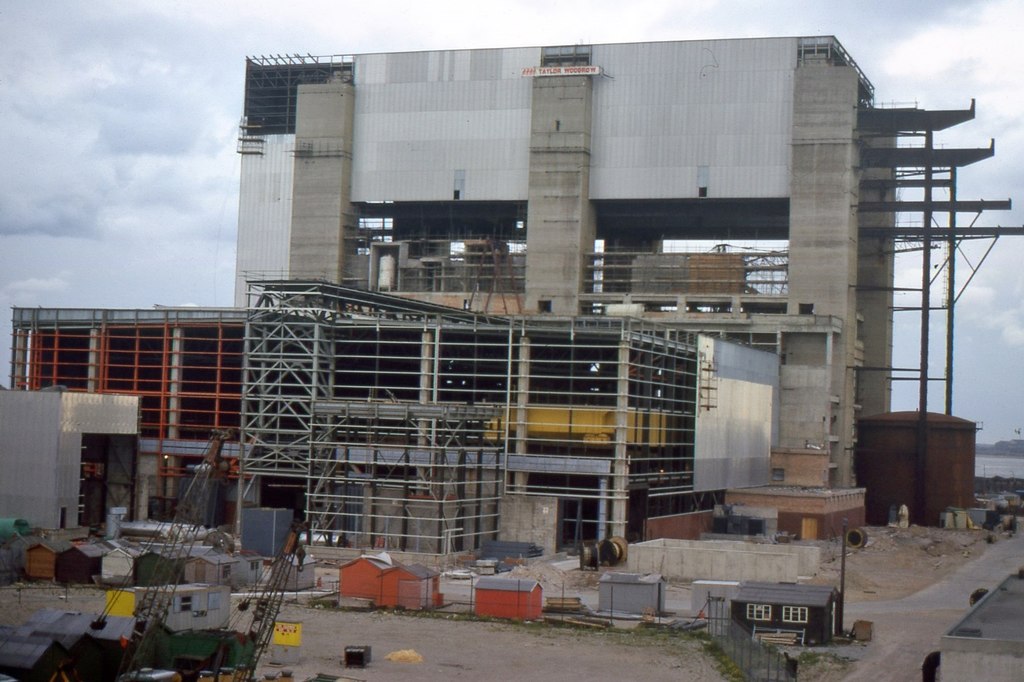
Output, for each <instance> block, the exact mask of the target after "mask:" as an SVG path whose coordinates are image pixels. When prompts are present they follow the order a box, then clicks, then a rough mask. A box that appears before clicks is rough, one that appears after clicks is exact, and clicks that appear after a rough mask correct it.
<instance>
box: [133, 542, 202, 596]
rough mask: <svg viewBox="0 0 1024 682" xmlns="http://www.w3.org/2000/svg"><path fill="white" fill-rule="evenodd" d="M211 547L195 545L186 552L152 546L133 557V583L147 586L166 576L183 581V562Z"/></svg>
mask: <svg viewBox="0 0 1024 682" xmlns="http://www.w3.org/2000/svg"><path fill="white" fill-rule="evenodd" d="M212 551H213V548H212V547H205V546H196V547H191V548H189V549H188V551H187V552H184V553H183V552H182V551H180V548H171V547H163V546H159V547H153V548H152V549H148V550H146V551H144V552H142V553H141V554H139V556H137V557H135V568H134V571H135V584H136V585H139V586H142V587H148V586H150V585H162V584H164V583H166V582H167V580H166V578H167V576H174V577H177V580H176V582H177V583H179V584H180V583H183V582H185V564H186V563H187V562H188V561H189V560H190V559H192V558H195V557H197V556H201V555H203V554H206V553H208V552H212Z"/></svg>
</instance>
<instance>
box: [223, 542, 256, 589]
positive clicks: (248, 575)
mask: <svg viewBox="0 0 1024 682" xmlns="http://www.w3.org/2000/svg"><path fill="white" fill-rule="evenodd" d="M235 557H237V558H238V565H237V566H236V567H235V569H234V572H233V574H232V576H231V587H233V588H236V589H237V588H239V587H252V586H253V585H258V584H259V582H260V577H261V576H262V575H263V555H261V554H260V553H258V552H253V551H251V550H248V549H243V550H242V551H241V552H238V553H237V554H235Z"/></svg>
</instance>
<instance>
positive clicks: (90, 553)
mask: <svg viewBox="0 0 1024 682" xmlns="http://www.w3.org/2000/svg"><path fill="white" fill-rule="evenodd" d="M70 549H74V550H78V551H79V552H81V553H82V554H84V555H85V556H87V557H89V558H90V559H98V558H100V557H102V556H103V555H105V554H106V553H107V552H108V551H109V550H107V549H106V548H105V547H103V546H102V545H100V544H99V543H89V544H86V545H73V546H72V547H71V548H70Z"/></svg>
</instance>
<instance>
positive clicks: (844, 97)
mask: <svg viewBox="0 0 1024 682" xmlns="http://www.w3.org/2000/svg"><path fill="white" fill-rule="evenodd" d="M858 87H859V81H858V75H857V72H856V71H855V70H854V69H852V68H849V67H837V66H832V65H830V64H828V63H827V62H824V61H821V62H813V61H812V62H807V63H804V64H801V65H800V67H798V68H797V70H796V74H795V81H794V94H793V98H794V104H793V171H792V189H791V192H790V228H789V235H790V259H789V313H790V314H791V315H800V314H805V315H815V316H822V315H825V316H830V317H831V318H833V319H834V320H836V321H837V322H838V323H839V325H841V329H840V330H839V333H837V334H830V335H823V336H813V337H809V338H807V339H801V341H802V342H804V343H807V344H811V343H813V344H815V345H817V346H818V349H817V354H818V355H820V357H821V358H822V359H823V361H820V362H816V363H814V364H813V365H810V364H808V366H807V370H806V371H808V372H811V371H813V372H814V373H815V374H816V375H820V376H817V377H816V378H815V380H814V381H813V382H803V384H802V386H801V387H800V390H799V391H798V392H797V391H791V392H788V393H787V392H785V391H784V392H783V401H784V402H785V401H786V399H787V396H788V397H792V398H795V399H796V400H797V401H798V402H799V403H801V404H802V407H803V409H802V410H799V411H796V413H795V414H794V413H791V414H790V415H789V417H790V419H791V420H792V425H793V426H796V427H797V428H796V429H795V432H796V433H812V434H813V433H814V429H813V428H812V429H811V430H808V429H807V428H806V427H807V426H808V425H814V424H815V423H818V424H820V425H821V434H822V441H821V444H822V445H823V446H824V447H825V448H826V449H829V450H830V451H831V457H832V461H833V462H835V463H836V464H837V465H838V466H837V468H836V469H835V481H833V482H832V484H833V485H838V486H848V485H852V484H853V473H852V466H851V463H852V456H853V452H852V438H853V422H854V404H855V402H856V396H855V395H854V385H855V382H854V381H853V371H854V370H853V369H852V368H853V367H855V366H856V365H859V364H862V362H863V360H862V357H861V355H860V354H861V349H860V347H859V345H858V343H859V341H858V338H857V288H856V287H857V270H858V266H857V248H856V245H857V226H858V225H857V218H856V215H857V211H856V197H857V192H858V188H859V182H860V177H859V173H857V172H856V171H855V170H854V169H856V168H857V167H858V158H859V157H858V147H857V142H856V140H855V136H854V129H855V127H856V119H857V104H858ZM796 341H797V339H790V345H792V344H794V343H795V342H796ZM811 350H812V349H811V348H810V347H808V348H806V349H803V351H802V353H803V354H806V353H807V352H809V351H811ZM801 364H802V363H801ZM792 378H796V377H792ZM784 388H785V383H784ZM794 388H795V387H794ZM786 427H787V425H784V426H783V428H784V430H785V429H786ZM812 440H813V438H812ZM780 444H781V445H783V446H785V447H799V446H800V445H802V444H800V443H792V442H790V443H786V442H782V443H780Z"/></svg>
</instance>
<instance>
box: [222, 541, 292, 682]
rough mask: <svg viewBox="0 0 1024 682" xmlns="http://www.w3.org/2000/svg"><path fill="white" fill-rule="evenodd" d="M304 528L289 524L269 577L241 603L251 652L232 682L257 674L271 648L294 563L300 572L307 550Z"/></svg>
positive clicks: (244, 680)
mask: <svg viewBox="0 0 1024 682" xmlns="http://www.w3.org/2000/svg"><path fill="white" fill-rule="evenodd" d="M303 530H304V526H303V524H301V523H295V524H292V527H291V530H289V531H288V535H287V537H286V538H285V541H284V545H283V546H282V547H281V551H280V552H278V553H277V556H276V557H274V561H273V563H272V564H271V565H270V574H269V576H268V577H267V580H266V581H265V582H264V583H263V585H262V586H261V588H260V590H259V592H258V593H257V594H256V596H255V597H254V598H253V599H252V600H249V601H247V602H243V603H242V604H241V605H240V606H239V608H240V609H245V610H247V611H249V612H250V614H251V616H250V621H249V628H248V632H247V634H248V637H249V640H250V641H251V642H252V649H251V651H250V653H249V655H248V656H247V657H246V659H245V660H243V661H242V662H241V665H240V666H239V667H238V668H236V669H235V674H234V676H233V677H232V678H231V679H232V682H248V680H249V679H250V678H249V676H250V675H251V674H253V673H254V672H255V671H256V665H257V664H258V663H259V660H260V657H261V656H262V655H263V653H264V651H266V649H267V645H268V644H270V638H271V636H272V635H273V633H274V621H276V620H277V615H278V613H280V611H281V602H282V601H284V592H285V588H286V587H287V584H288V575H289V573H290V572H291V569H292V565H293V563H294V565H295V570H296V571H301V570H302V561H303V558H304V557H305V555H306V550H305V548H304V547H303V546H302V542H301V538H302V531H303Z"/></svg>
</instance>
